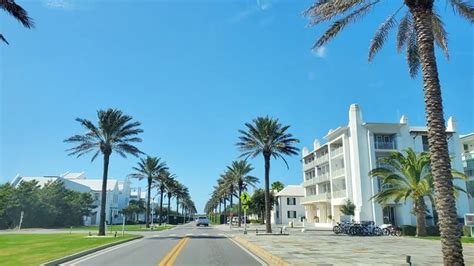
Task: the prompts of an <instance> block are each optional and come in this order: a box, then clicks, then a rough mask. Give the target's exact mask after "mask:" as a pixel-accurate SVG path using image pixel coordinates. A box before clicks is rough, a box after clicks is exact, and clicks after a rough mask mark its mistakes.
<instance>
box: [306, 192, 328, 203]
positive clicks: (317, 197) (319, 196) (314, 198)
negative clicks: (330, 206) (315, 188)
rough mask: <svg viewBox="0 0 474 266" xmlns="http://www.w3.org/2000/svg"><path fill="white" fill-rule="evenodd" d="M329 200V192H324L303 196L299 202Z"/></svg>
mask: <svg viewBox="0 0 474 266" xmlns="http://www.w3.org/2000/svg"><path fill="white" fill-rule="evenodd" d="M330 200H331V193H329V192H325V193H320V194H317V195H311V196H307V197H304V198H303V199H302V201H301V204H311V203H316V202H329V201H330Z"/></svg>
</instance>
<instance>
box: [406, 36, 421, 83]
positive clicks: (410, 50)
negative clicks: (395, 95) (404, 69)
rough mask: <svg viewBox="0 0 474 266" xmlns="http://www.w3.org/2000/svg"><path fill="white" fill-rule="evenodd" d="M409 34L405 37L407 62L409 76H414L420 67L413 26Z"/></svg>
mask: <svg viewBox="0 0 474 266" xmlns="http://www.w3.org/2000/svg"><path fill="white" fill-rule="evenodd" d="M408 34H409V36H408V37H407V48H406V53H407V63H408V70H409V73H410V77H412V78H415V77H416V76H417V75H418V71H419V69H420V55H419V54H418V43H417V41H416V32H415V28H414V27H412V29H411V30H410V31H409V33H408Z"/></svg>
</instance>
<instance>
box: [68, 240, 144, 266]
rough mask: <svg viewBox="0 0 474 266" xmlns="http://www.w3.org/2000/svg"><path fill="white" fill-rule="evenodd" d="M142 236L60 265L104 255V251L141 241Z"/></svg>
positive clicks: (74, 263) (73, 265)
mask: <svg viewBox="0 0 474 266" xmlns="http://www.w3.org/2000/svg"><path fill="white" fill-rule="evenodd" d="M142 240H143V238H141V239H137V240H133V241H130V242H127V243H124V244H121V245H117V246H113V247H110V248H108V249H104V250H102V251H98V252H95V253H92V254H91V255H89V256H85V257H82V258H79V260H74V261H72V264H70V263H71V262H65V263H63V264H61V265H70V266H75V265H76V264H80V263H82V262H84V261H86V260H90V259H93V258H95V257H97V256H101V255H104V254H105V253H107V252H110V251H113V250H116V249H119V248H123V247H126V246H129V245H133V244H136V243H138V242H140V241H142Z"/></svg>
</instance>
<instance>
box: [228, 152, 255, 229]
mask: <svg viewBox="0 0 474 266" xmlns="http://www.w3.org/2000/svg"><path fill="white" fill-rule="evenodd" d="M227 169H228V171H229V174H230V176H231V177H232V178H233V179H234V181H235V182H236V183H237V189H238V190H239V194H238V198H239V227H240V226H241V224H242V200H241V199H240V196H241V195H242V191H245V190H247V186H252V187H254V188H255V185H256V184H257V183H258V182H259V181H258V178H256V177H254V176H251V175H249V173H250V172H252V170H253V167H252V165H251V164H250V163H248V162H247V161H245V160H240V161H233V162H232V165H231V166H228V167H227Z"/></svg>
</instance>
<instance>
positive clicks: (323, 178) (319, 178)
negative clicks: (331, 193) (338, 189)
mask: <svg viewBox="0 0 474 266" xmlns="http://www.w3.org/2000/svg"><path fill="white" fill-rule="evenodd" d="M324 181H329V174H324V175H319V176H317V177H316V182H317V183H321V182H324Z"/></svg>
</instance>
